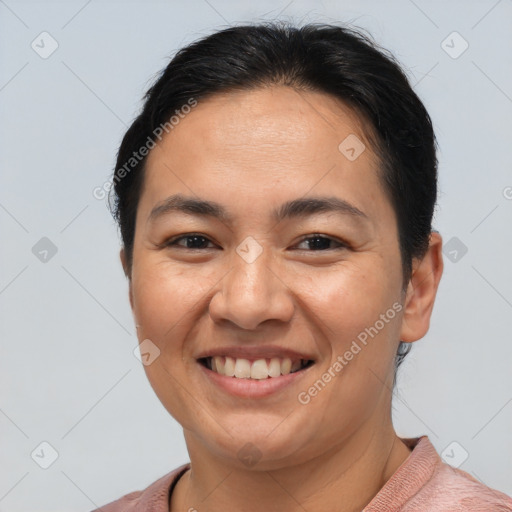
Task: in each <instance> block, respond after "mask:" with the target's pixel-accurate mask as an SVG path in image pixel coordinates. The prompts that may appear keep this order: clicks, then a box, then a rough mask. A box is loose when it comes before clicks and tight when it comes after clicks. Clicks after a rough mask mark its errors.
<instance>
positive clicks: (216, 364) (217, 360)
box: [212, 356, 226, 375]
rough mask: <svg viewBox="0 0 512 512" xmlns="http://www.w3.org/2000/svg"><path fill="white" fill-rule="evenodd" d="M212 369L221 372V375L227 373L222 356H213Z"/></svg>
mask: <svg viewBox="0 0 512 512" xmlns="http://www.w3.org/2000/svg"><path fill="white" fill-rule="evenodd" d="M212 370H213V371H214V372H217V373H220V374H221V375H224V374H225V371H226V370H225V367H224V362H223V361H222V357H220V356H215V357H212Z"/></svg>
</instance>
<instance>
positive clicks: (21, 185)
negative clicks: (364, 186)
mask: <svg viewBox="0 0 512 512" xmlns="http://www.w3.org/2000/svg"><path fill="white" fill-rule="evenodd" d="M275 18H280V19H284V20H288V21H294V22H296V23H299V24H303V23H306V22H327V23H331V22H332V23H337V22H351V23H353V24H355V25H356V26H359V27H363V28H366V29H368V30H369V31H370V32H371V33H372V35H373V36H374V37H375V39H376V40H377V41H378V42H379V43H380V44H382V45H383V46H384V47H386V48H389V49H390V50H391V51H392V52H393V53H394V54H395V55H396V56H397V58H398V59H399V60H400V61H401V62H402V63H403V65H404V66H405V68H406V70H407V72H408V74H409V76H410V77H411V82H412V83H413V84H414V87H415V90H416V91H417V93H418V94H419V96H420V97H421V98H422V100H423V101H424V102H425V105H426V107H427V109H428V110H429V112H430V114H431V116H432V119H433V122H434V127H435V130H436V134H437V137H438V140H439V146H440V151H439V161H440V168H439V170H440V195H439V207H438V209H437V213H436V218H435V227H436V228H437V229H438V230H439V231H440V232H441V234H442V235H443V236H444V241H445V244H449V245H445V253H446V257H445V273H444V276H443V279H442V282H441V286H440V289H439V294H438V299H437V302H436V306H435V309H434V314H433V318H432V323H431V329H430V332H429V334H428V335H427V336H426V337H425V338H424V339H423V340H421V341H419V342H417V343H415V345H414V348H413V351H412V352H411V354H410V355H409V356H408V359H407V360H406V362H405V363H404V366H403V369H402V370H401V371H400V373H399V380H398V388H397V393H396V396H395V399H394V423H395V427H396V430H397V433H398V434H399V435H401V436H402V437H414V436H418V435H422V434H427V435H428V436H429V438H430V440H431V441H432V443H433V444H434V446H435V447H436V449H437V450H438V452H439V453H440V454H444V458H445V460H446V461H447V462H450V463H452V464H454V465H458V466H459V467H460V468H461V469H463V470H465V471H467V472H468V473H470V474H472V475H473V476H475V478H478V479H479V480H481V481H483V482H484V483H485V484H487V485H489V486H491V487H494V488H496V489H499V490H501V491H503V492H505V493H507V494H512V438H511V436H510V432H511V427H512V403H511V402H512V372H511V369H512V364H511V363H512V340H511V318H512V269H511V265H510V260H511V259H510V254H511V251H512V235H511V226H512V165H511V152H512V151H511V143H510V137H511V135H512V130H511V128H512V66H511V65H510V62H511V61H510V55H511V54H512V1H511V0H500V1H496V0H489V1H487V0H486V1H483V0H482V1H472V2H468V1H430V2H429V1H424V0H415V1H412V0H401V1H398V0H397V1H393V2H380V1H359V2H356V1H327V0H326V1H323V2H313V1H301V0H292V1H290V0H284V1H281V0H271V1H268V0H261V1H259V2H257V3H255V4H254V5H253V4H251V3H249V2H248V1H245V2H234V1H230V0H208V1H206V0H190V1H187V2H170V1H166V2H163V1H161V2H149V1H146V2H143V1H136V2H128V1H125V2H121V1H100V0H92V1H91V0H90V1H87V2H86V1H77V2H75V1H62V2H28V1H15V0H0V42H1V47H0V52H1V55H0V63H1V64H0V105H1V106H0V109H1V110H0V130H1V133H0V166H1V167H0V168H1V188H0V225H1V229H2V250H1V260H0V272H1V273H0V308H1V318H0V328H1V343H2V352H1V357H0V372H1V373H0V375H1V383H0V386H1V387H0V389H1V394H0V433H1V435H0V443H1V447H0V453H1V454H2V455H1V473H0V510H1V511H4V512H6V511H9V512H18V511H27V510H31V511H33V512H39V511H50V510H51V511H52V512H58V511H64V510H66V511H69V510H76V511H84V512H85V511H88V510H91V509H93V508H95V507H96V506H99V505H102V504H105V503H106V502H108V501H111V500H113V499H115V498H118V497H120V496H121V495H122V494H125V493H128V492H130V491H133V490H137V489H141V488H144V487H146V486H147V485H149V484H150V483H152V482H153V481H154V480H156V479H157V478H159V477H160V476H162V475H164V474H165V473H167V472H168V471H170V470H172V469H174V468H175V467H176V466H178V465H179V464H182V463H184V462H186V461H188V460H189V459H188V455H187V451H186V447H185V444H184V441H183V437H182V432H181V427H180V426H179V425H178V424H177V423H176V422H175V421H174V420H173V419H172V418H171V417H170V416H169V414H168V413H167V412H166V411H165V409H164V408H163V406H162V405H161V404H160V402H159V401H158V399H157V398H156V396H155V395H154V393H153V391H152V389H151V387H150V385H149V383H148V381H147V379H146V376H145V374H144V371H143V367H142V365H141V363H140V362H139V361H138V360H137V359H136V357H135V356H134V355H133V350H134V348H135V347H136V345H137V340H136V337H135V334H134V326H133V321H132V316H131V311H130V308H129V302H128V296H127V283H126V280H125V278H124V275H123V273H122V271H121V266H120V263H119V259H118V251H119V238H118V234H117V231H116V226H115V225H114V222H113V220H112V218H111V217H110V214H109V212H108V210H107V208H106V203H105V201H100V200H97V199H95V198H94V197H93V194H92V191H93V189H94V188H95V187H97V186H102V185H103V183H104V182H105V180H107V179H108V178H109V176H110V173H111V172H112V168H113V165H114V161H115V154H116V151H117V148H118V145H119V143H120V140H121V137H122V135H123V133H124V131H125V130H126V128H127V126H128V125H129V123H130V122H131V120H132V119H133V118H134V116H135V115H136V113H137V111H138V109H139V107H140V105H141V102H140V100H141V97H142V94H143V92H144V91H145V89H146V88H147V87H148V85H149V84H150V83H151V81H152V79H153V77H154V76H155V74H156V73H157V72H158V71H159V70H160V69H162V68H163V67H164V66H165V65H166V64H167V62H168V58H169V57H170V56H171V55H173V54H174V52H175V51H176V50H177V49H178V48H180V47H181V46H183V45H185V44H187V43H189V42H191V41H193V40H195V39H197V38H199V37H202V36H205V35H207V34H210V33H211V32H213V31H214V30H217V29H220V28H225V27H227V26H228V25H230V24H240V23H243V22H252V21H258V20H269V19H275ZM42 32H47V33H48V34H49V35H44V34H43V35H40V34H41V33H42ZM454 32H457V34H453V33H454ZM33 41H34V43H33ZM443 41H444V42H443ZM32 44H33V45H34V47H35V48H36V49H37V51H36V50H35V49H33V47H32V46H31V45H32ZM56 44H58V48H57V49H56V50H55V51H54V53H52V54H51V55H47V54H45V52H46V53H48V52H50V51H51V50H52V45H54V46H55V45H56ZM466 45H468V47H467V49H465V47H466ZM464 49H465V51H463V50H464ZM43 57H46V58H43ZM43 237H46V238H48V239H49V240H50V241H51V244H53V245H49V242H48V241H47V240H43V241H40V240H41V239H42V238H43ZM37 244H39V245H37ZM41 244H42V245H41ZM45 244H46V245H45ZM34 246H35V249H34ZM53 246H54V247H55V248H56V250H57V252H56V253H55V254H52V250H51V247H53ZM44 250H47V251H48V252H47V253H44ZM54 250H55V249H54ZM466 250H467V252H465V251H466ZM45 258H46V260H45ZM41 259H42V260H43V261H42V260H41ZM452 260H453V261H452ZM43 442H46V443H49V444H50V445H51V446H52V447H53V449H54V450H55V451H56V452H57V454H58V457H57V459H56V460H55V461H54V462H53V464H51V465H50V466H49V467H48V468H47V469H43V468H42V467H40V466H41V465H47V464H49V463H50V462H52V454H53V452H52V448H50V447H48V445H46V444H44V445H41V443H43ZM454 443H455V444H454ZM31 454H32V455H31Z"/></svg>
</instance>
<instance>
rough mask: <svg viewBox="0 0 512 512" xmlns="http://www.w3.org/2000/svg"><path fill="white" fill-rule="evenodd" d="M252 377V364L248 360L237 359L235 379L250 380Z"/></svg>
mask: <svg viewBox="0 0 512 512" xmlns="http://www.w3.org/2000/svg"><path fill="white" fill-rule="evenodd" d="M250 376H251V363H250V362H249V360H248V359H237V360H236V363H235V377H237V378H238V379H248V378H249V377H250Z"/></svg>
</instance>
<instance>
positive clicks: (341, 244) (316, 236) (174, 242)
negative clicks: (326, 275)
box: [162, 233, 349, 252]
mask: <svg viewBox="0 0 512 512" xmlns="http://www.w3.org/2000/svg"><path fill="white" fill-rule="evenodd" d="M193 237H197V238H203V239H204V240H208V241H209V242H211V240H209V238H208V237H206V236H204V235H201V234H200V233H187V234H185V235H179V236H177V237H174V238H171V239H169V240H167V241H165V242H164V243H163V244H162V246H163V247H180V248H181V249H185V250H188V251H202V250H204V248H203V249H201V248H190V247H183V246H180V245H177V242H179V241H180V240H183V239H187V238H193ZM312 239H313V240H314V239H321V240H329V241H331V242H334V243H335V244H338V245H339V247H334V248H330V249H319V250H309V251H308V250H306V252H326V251H333V250H336V249H348V248H349V245H348V244H347V243H346V242H343V241H341V240H337V239H335V238H332V237H329V236H325V235H322V234H320V233H313V234H311V235H308V236H306V237H304V238H302V239H301V240H299V242H298V244H301V243H303V242H305V241H307V240H312ZM211 243H213V242H211ZM206 249H211V248H208V247H207V248H206ZM298 250H303V249H298Z"/></svg>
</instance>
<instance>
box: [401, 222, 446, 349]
mask: <svg viewBox="0 0 512 512" xmlns="http://www.w3.org/2000/svg"><path fill="white" fill-rule="evenodd" d="M442 248H443V240H442V238H441V235H440V234H439V233H438V232H437V231H433V232H432V233H431V234H430V241H429V247H428V250H427V252H426V254H425V256H424V257H423V258H422V259H421V260H417V259H416V260H414V261H413V269H412V275H411V279H410V281H409V284H408V285H407V293H406V298H405V303H404V314H403V317H402V330H401V332H400V340H401V341H405V342H412V341H417V340H419V339H420V338H423V336H425V334H427V331H428V328H429V326H430V316H431V314H432V309H433V307H434V301H435V298H436V293H437V288H438V286H439V281H440V280H441V275H442V274H443V254H442Z"/></svg>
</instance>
